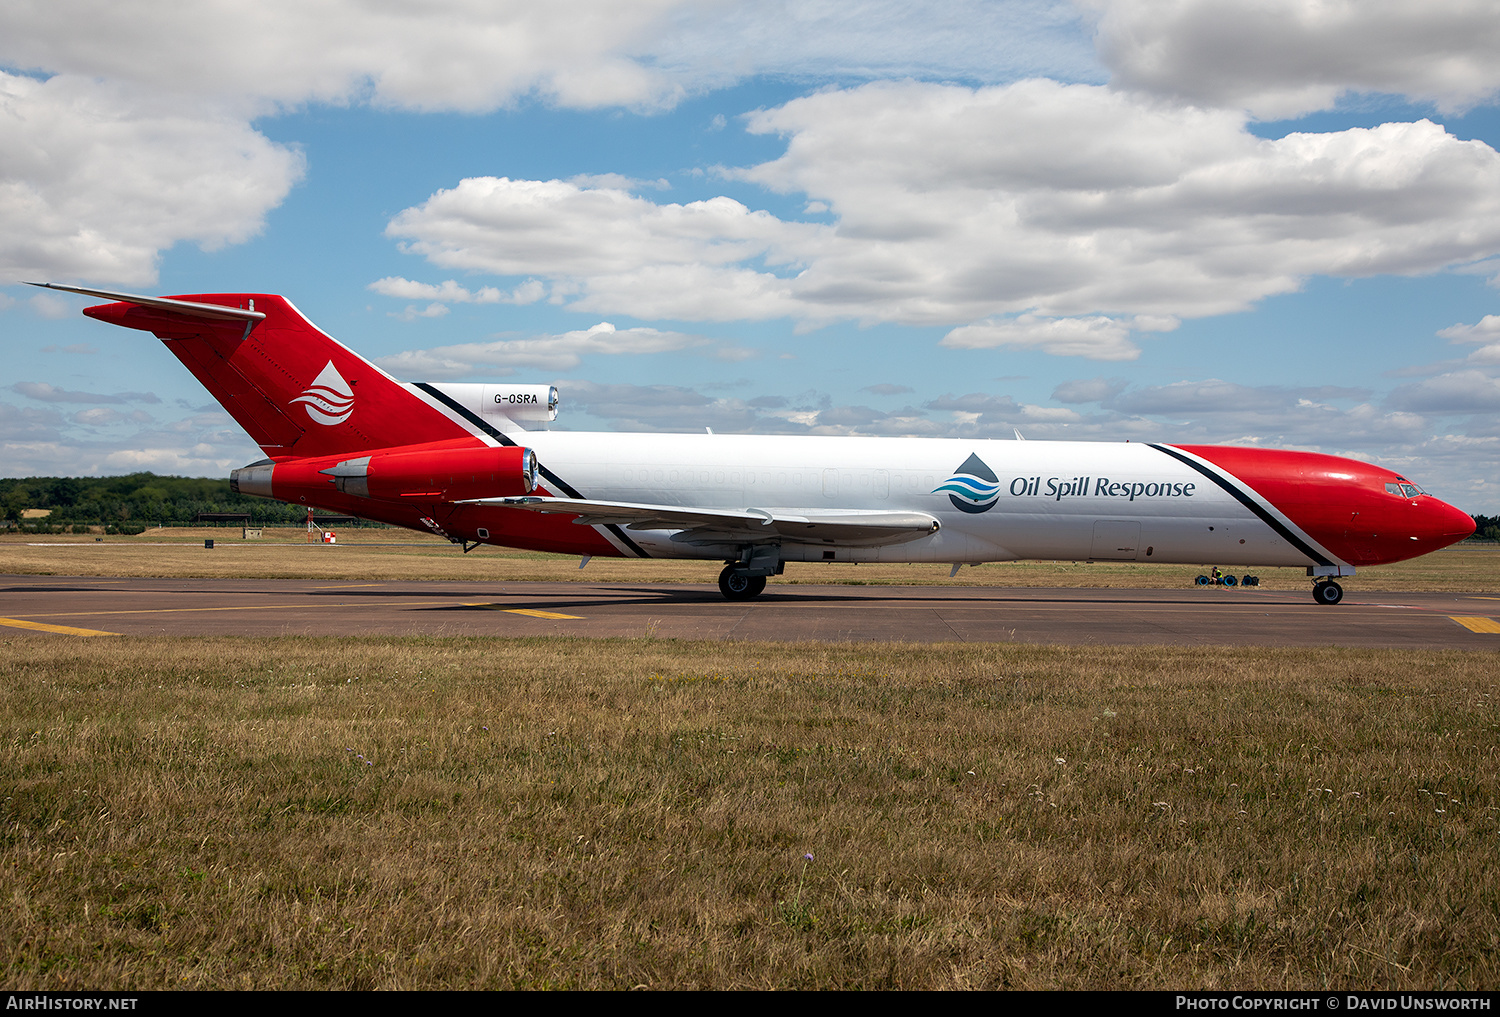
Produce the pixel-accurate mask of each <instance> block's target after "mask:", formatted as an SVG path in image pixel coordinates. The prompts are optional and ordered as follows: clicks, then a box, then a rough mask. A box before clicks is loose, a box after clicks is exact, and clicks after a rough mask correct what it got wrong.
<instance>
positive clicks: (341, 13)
mask: <svg viewBox="0 0 1500 1017" xmlns="http://www.w3.org/2000/svg"><path fill="white" fill-rule="evenodd" d="M679 6H681V3H680V0H634V2H632V3H617V2H611V0H554V2H552V3H548V4H536V3H530V2H524V0H427V2H424V3H420V4H412V3H387V2H382V0H253V2H250V0H200V2H195V3H190V4H189V3H180V2H179V3H151V4H120V3H113V2H110V0H46V2H34V0H17V2H14V3H7V4H5V5H4V6H3V7H0V62H3V63H6V64H8V65H10V66H13V67H22V68H39V69H45V70H47V71H52V72H59V71H60V72H65V73H72V74H81V75H89V76H97V77H104V78H111V79H115V80H121V81H130V82H135V83H137V84H140V85H145V86H148V87H150V88H153V89H155V90H158V91H160V92H163V93H176V94H179V95H192V96H207V97H211V98H215V99H218V100H221V101H224V102H228V103H231V104H245V103H253V104H258V106H259V107H260V108H265V106H266V104H273V103H274V104H284V105H290V106H295V105H298V104H301V103H304V102H309V101H313V102H331V103H350V102H363V101H368V102H371V103H373V104H375V105H378V106H386V107H400V108H405V109H416V110H432V109H447V110H466V111H486V110H493V109H496V108H498V107H500V106H503V105H506V104H507V103H510V102H512V101H514V100H515V99H517V98H519V97H521V96H525V95H528V94H531V93H533V92H536V93H540V94H541V95H544V96H547V97H549V98H551V99H553V100H555V101H557V102H560V103H562V104H564V105H568V106H584V107H588V106H608V105H622V106H652V105H659V104H662V103H665V102H670V101H672V99H674V98H675V97H676V96H677V95H678V94H679V92H680V86H678V85H677V84H676V83H674V82H673V81H671V80H670V79H669V78H667V77H666V76H665V75H664V74H662V73H661V72H659V71H657V70H655V69H653V68H651V67H649V66H647V65H645V64H643V63H642V62H640V61H638V60H635V59H633V58H632V56H631V55H630V54H631V52H632V51H633V50H635V49H637V48H638V47H640V46H641V45H642V44H643V43H644V42H645V41H646V40H648V39H650V38H652V37H653V36H654V35H655V34H656V33H657V32H658V31H659V28H658V25H659V23H660V19H661V18H662V16H663V15H664V14H666V13H667V12H669V11H671V10H672V9H673V8H674V7H679Z"/></svg>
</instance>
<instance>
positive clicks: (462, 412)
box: [415, 381, 651, 558]
mask: <svg viewBox="0 0 1500 1017" xmlns="http://www.w3.org/2000/svg"><path fill="white" fill-rule="evenodd" d="M415 385H416V387H417V388H419V389H421V390H422V391H423V392H426V393H427V394H428V395H430V396H432V398H434V399H436V400H437V401H438V402H440V403H442V404H443V405H444V406H446V407H448V409H450V410H452V411H453V412H454V413H457V414H458V415H459V416H461V417H463V418H464V419H465V420H467V421H468V422H469V423H471V424H473V425H474V426H475V427H477V428H479V429H480V430H481V431H483V432H484V433H485V434H487V435H489V436H490V437H491V438H494V439H495V440H496V441H498V442H499V443H500V444H502V445H515V444H516V442H515V441H513V440H511V439H510V438H509V437H507V436H506V435H505V434H503V433H501V432H500V431H497V430H496V429H495V428H493V427H491V426H490V425H489V424H488V423H487V422H486V421H485V420H484V419H483V418H481V417H480V416H479V414H477V413H475V412H474V411H473V410H471V409H469V408H468V407H467V406H465V405H463V404H462V403H460V402H457V401H455V400H454V399H451V398H449V397H448V395H447V394H446V393H445V392H443V391H441V390H440V389H438V388H436V387H434V386H432V385H430V384H428V383H427V382H425V381H419V382H416V383H415ZM536 468H537V472H538V473H540V474H541V475H542V476H543V477H544V478H545V479H546V480H547V483H548V484H549V485H550V486H551V487H552V488H553V490H556V491H560V492H561V493H563V494H565V495H567V496H568V497H569V498H582V497H583V495H581V494H579V493H578V491H577V489H576V488H574V487H573V485H572V484H569V483H568V482H567V481H565V480H563V479H562V478H561V477H559V476H558V475H557V474H555V473H553V472H552V471H551V470H549V469H547V467H545V466H543V465H542V464H541V463H537V466H536ZM604 528H605V529H606V530H608V531H609V532H610V533H613V534H614V535H615V536H616V537H619V538H620V542H621V543H623V544H624V545H625V546H626V547H628V548H630V550H631V551H633V552H635V554H636V556H637V557H639V558H649V557H651V556H650V555H649V554H647V553H646V552H645V551H644V550H643V549H642V548H641V546H640V545H639V544H637V543H636V542H635V541H633V540H631V539H630V537H628V536H627V535H626V534H625V531H624V530H623V529H621V528H620V527H619V525H618V524H616V523H606V524H605V525H604Z"/></svg>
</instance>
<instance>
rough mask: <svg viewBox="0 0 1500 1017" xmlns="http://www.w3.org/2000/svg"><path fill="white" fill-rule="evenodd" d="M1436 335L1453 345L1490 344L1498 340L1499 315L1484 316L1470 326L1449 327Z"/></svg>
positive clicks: (1499, 335) (1499, 331) (1499, 337)
mask: <svg viewBox="0 0 1500 1017" xmlns="http://www.w3.org/2000/svg"><path fill="white" fill-rule="evenodd" d="M1438 335H1439V336H1441V337H1442V338H1444V339H1451V340H1453V341H1454V342H1455V343H1473V342H1481V343H1482V342H1492V341H1494V340H1496V339H1500V314H1486V315H1485V316H1484V317H1483V318H1480V319H1479V320H1478V321H1477V322H1475V323H1474V324H1472V325H1465V324H1462V323H1460V324H1457V325H1449V326H1448V327H1447V328H1445V329H1442V330H1440V331H1439V332H1438Z"/></svg>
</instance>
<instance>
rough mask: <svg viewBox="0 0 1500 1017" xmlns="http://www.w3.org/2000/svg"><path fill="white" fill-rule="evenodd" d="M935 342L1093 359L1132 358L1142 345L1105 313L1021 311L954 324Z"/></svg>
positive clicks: (957, 347) (959, 347)
mask: <svg viewBox="0 0 1500 1017" xmlns="http://www.w3.org/2000/svg"><path fill="white" fill-rule="evenodd" d="M938 345H939V346H946V347H948V348H949V349H955V350H983V349H994V348H996V347H1006V348H1008V349H1023V350H1041V351H1042V352H1044V353H1051V354H1054V355H1056V356H1072V357H1088V358H1090V359H1092V360H1134V359H1136V358H1137V357H1139V356H1140V355H1141V348H1140V347H1139V346H1137V345H1135V343H1133V342H1131V341H1130V326H1129V325H1128V324H1127V323H1125V322H1121V321H1117V320H1115V319H1114V318H1105V317H1093V318H1039V317H1037V316H1036V315H1034V314H1023V315H1020V316H1019V317H1016V318H1009V319H1004V320H995V319H991V320H989V321H981V322H978V323H976V324H973V325H964V326H963V327H961V328H955V329H954V330H953V331H951V332H949V333H948V334H947V335H945V336H944V337H943V340H942V342H940V343H939V344H938Z"/></svg>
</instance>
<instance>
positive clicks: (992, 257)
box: [387, 80, 1500, 359]
mask: <svg viewBox="0 0 1500 1017" xmlns="http://www.w3.org/2000/svg"><path fill="white" fill-rule="evenodd" d="M748 122H749V126H750V129H751V130H752V131H754V132H759V133H778V134H782V135H785V136H786V137H787V138H788V141H787V149H786V153H785V154H784V155H783V156H782V157H780V158H778V159H775V160H772V161H770V162H767V163H763V164H761V165H758V166H754V167H751V168H748V169H744V170H739V171H730V172H731V175H733V176H736V177H739V178H742V179H744V180H748V181H752V182H755V183H759V184H762V185H764V186H766V187H769V188H771V189H773V190H775V191H779V192H785V193H796V194H803V195H806V196H807V197H808V198H810V199H813V200H816V201H820V202H823V203H825V204H826V205H827V206H828V208H829V209H830V210H831V213H832V215H833V216H834V218H835V222H834V223H833V224H831V225H825V224H821V223H808V222H796V221H788V220H782V219H778V218H776V217H774V216H772V215H770V214H769V213H767V212H763V211H752V210H751V209H749V208H747V207H746V206H745V205H743V204H741V203H740V202H738V201H734V200H732V199H730V198H727V197H718V198H713V199H710V200H708V201H697V202H691V203H687V204H658V203H655V202H652V201H650V200H648V199H646V198H643V197H640V196H637V195H634V194H630V193H627V192H625V191H622V190H619V189H615V188H588V187H580V186H578V185H576V184H572V183H566V182H563V181H557V180H552V181H528V180H509V179H506V178H498V177H483V178H471V179H467V180H464V181H461V182H460V183H459V184H458V186H456V187H454V188H452V189H449V190H443V191H439V192H437V193H436V194H434V195H433V196H432V197H431V198H430V199H428V201H426V202H425V203H423V204H422V205H420V206H416V207H413V208H409V209H407V210H406V211H404V212H402V213H401V214H399V215H398V216H396V217H395V218H394V219H393V220H392V221H391V223H390V226H389V228H388V230H387V232H388V234H389V235H391V236H393V237H397V238H400V239H401V240H403V241H404V243H403V245H402V249H403V250H405V251H408V252H410V253H414V254H420V255H423V256H424V257H426V258H427V259H429V260H430V261H431V262H433V263H434V264H436V265H439V266H442V267H444V268H448V269H462V270H467V271H479V272H489V273H493V274H496V275H502V276H521V277H527V276H531V277H540V278H543V279H546V280H548V281H549V283H550V288H551V292H552V298H553V300H555V301H560V302H565V303H567V304H568V305H569V306H570V307H572V308H574V309H579V310H589V311H595V312H599V313H626V314H631V315H634V316H637V317H641V318H647V319H651V318H658V319H659V318H677V319H685V320H700V321H706V320H709V321H717V320H729V319H766V318H776V317H788V318H792V319H793V320H796V321H797V322H798V323H799V325H800V326H802V327H816V326H817V325H819V324H823V323H826V322H829V321H833V320H839V319H845V320H849V319H852V320H857V321H860V322H864V323H873V322H880V321H893V322H900V323H906V324H922V325H950V326H952V325H963V326H967V327H966V328H964V329H959V330H955V332H954V333H951V334H950V345H952V344H967V345H972V346H980V345H1028V346H1034V347H1036V348H1042V349H1050V350H1053V351H1065V352H1068V353H1072V354H1079V355H1087V356H1096V357H1099V358H1101V359H1128V358H1129V357H1131V356H1132V355H1134V346H1133V344H1132V343H1131V342H1130V341H1129V339H1128V337H1127V336H1126V335H1125V331H1126V329H1127V328H1133V329H1134V330H1136V331H1146V330H1163V329H1169V328H1171V327H1174V326H1175V323H1176V320H1177V319H1178V318H1180V317H1193V316H1203V315H1211V314H1222V313H1227V312H1231V311H1238V310H1244V309H1246V308H1248V307H1250V306H1251V305H1253V304H1254V303H1255V302H1256V301H1258V300H1260V299H1262V298H1264V297H1267V296H1270V295H1272V294H1278V293H1287V292H1291V291H1295V290H1297V289H1298V288H1299V287H1300V286H1301V285H1302V282H1303V280H1304V279H1305V278H1307V277H1309V276H1313V275H1331V276H1341V277H1359V276H1369V275H1376V274H1380V273H1397V274H1418V273H1425V272H1433V271H1436V270H1439V269H1441V268H1443V267H1445V266H1448V265H1452V264H1457V263H1464V262H1470V261H1473V260H1474V259H1477V258H1481V257H1485V256H1488V255H1490V254H1492V253H1494V252H1497V251H1500V154H1497V153H1496V152H1495V151H1494V150H1493V149H1491V148H1489V147H1488V146H1486V145H1484V144H1483V143H1480V142H1475V141H1460V140H1458V139H1457V138H1455V137H1453V136H1452V135H1450V134H1448V133H1447V132H1446V131H1444V130H1443V128H1441V127H1439V126H1438V125H1436V124H1433V123H1430V122H1428V121H1425V120H1424V121H1419V122H1417V123H1392V124H1384V125H1381V126H1379V127H1376V128H1371V129H1351V130H1347V131H1341V132H1333V133H1326V134H1292V135H1288V136H1287V137H1284V138H1281V139H1278V140H1266V139H1262V138H1258V137H1255V136H1254V135H1252V134H1251V133H1250V132H1249V131H1248V130H1247V129H1246V123H1245V119H1244V115H1243V114H1240V113H1236V112H1230V111H1222V110H1221V111H1212V110H1201V109H1191V108H1182V107H1175V106H1171V105H1167V104H1162V103H1158V102H1156V101H1154V100H1148V99H1143V98H1141V97H1139V96H1133V95H1129V94H1124V93H1120V92H1117V91H1113V90H1111V89H1107V88H1102V87H1096V86H1088V85H1060V84H1057V83H1055V82H1050V81H1040V80H1033V81H1024V82H1020V83H1018V84H1015V85H1009V86H1004V87H996V88H984V89H970V88H964V87H959V86H951V85H929V84H921V83H916V82H910V81H908V82H899V83H878V84H872V85H865V86H862V87H859V88H853V89H845V90H839V91H828V92H820V93H817V94H814V95H810V96H807V97H804V98H800V99H796V100H793V101H792V102H789V103H787V104H785V105H783V106H781V107H778V108H776V109H771V110H764V111H760V112H757V113H755V114H753V115H751V116H750V117H749V121H748ZM1016 315H1021V316H1022V317H1014V316H1016ZM1125 318H1133V320H1131V321H1130V322H1129V325H1127V324H1126V323H1125V321H1124V320H1123V319H1125ZM1047 319H1071V320H1068V321H1048V320H1047ZM1111 319H1112V320H1111Z"/></svg>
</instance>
